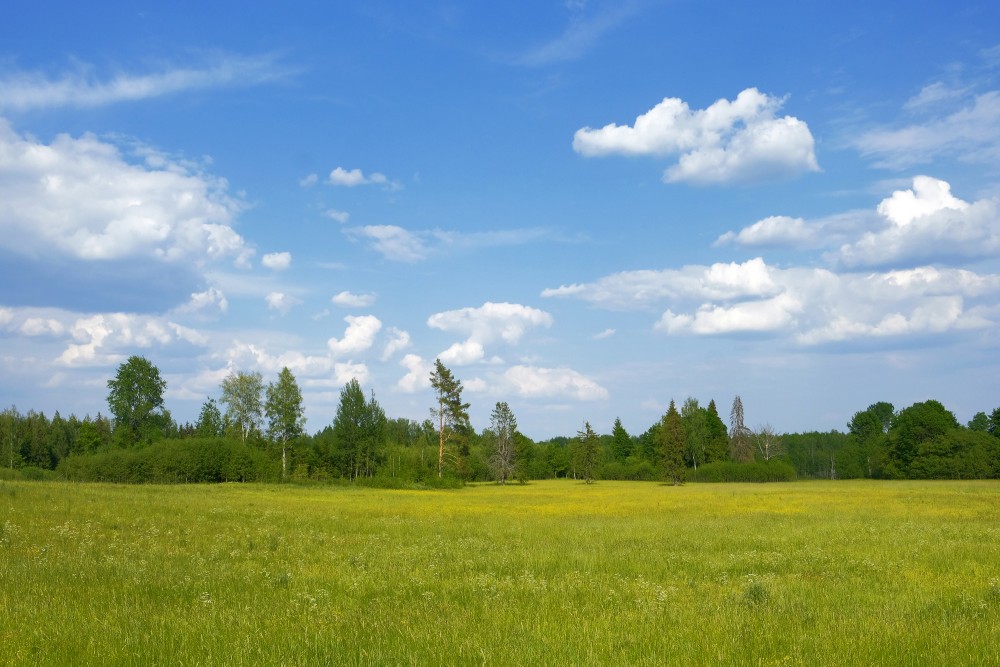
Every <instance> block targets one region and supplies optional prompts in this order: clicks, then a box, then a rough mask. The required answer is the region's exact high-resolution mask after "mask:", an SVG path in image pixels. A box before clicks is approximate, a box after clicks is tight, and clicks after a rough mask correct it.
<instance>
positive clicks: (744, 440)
mask: <svg viewBox="0 0 1000 667" xmlns="http://www.w3.org/2000/svg"><path fill="white" fill-rule="evenodd" d="M729 455H730V456H731V457H732V459H733V460H734V461H737V462H739V463H749V462H750V461H753V443H751V442H750V429H749V428H747V426H746V424H744V423H743V401H742V399H740V397H739V395H738V394H737V396H736V398H734V399H733V408H732V410H730V411H729Z"/></svg>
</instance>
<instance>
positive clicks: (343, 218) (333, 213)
mask: <svg viewBox="0 0 1000 667" xmlns="http://www.w3.org/2000/svg"><path fill="white" fill-rule="evenodd" d="M323 215H325V216H326V217H328V218H330V219H331V220H336V221H337V222H339V223H340V224H342V225H343V224H346V223H347V221H348V220H350V219H351V214H350V213H348V212H347V211H338V210H337V209H335V208H331V209H329V210H327V211H325V212H324V213H323Z"/></svg>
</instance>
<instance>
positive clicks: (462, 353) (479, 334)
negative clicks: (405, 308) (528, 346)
mask: <svg viewBox="0 0 1000 667" xmlns="http://www.w3.org/2000/svg"><path fill="white" fill-rule="evenodd" d="M552 321H553V320H552V316H551V315H549V314H548V313H546V312H545V311H543V310H538V309H537V308H531V307H530V306H523V305H520V304H516V303H492V302H486V303H484V304H483V305H482V306H480V307H478V308H461V309H458V310H449V311H445V312H441V313H436V314H434V315H431V316H430V317H429V318H428V319H427V326H429V327H431V328H432V329H440V330H441V331H448V332H452V333H459V334H464V335H465V336H467V339H466V340H465V341H464V342H459V343H455V344H454V345H452V346H451V347H450V348H448V349H447V350H445V351H444V352H442V353H441V361H443V362H445V363H446V364H447V363H452V364H457V365H465V364H471V363H476V362H478V361H482V360H483V359H484V358H485V356H486V351H485V347H484V346H485V345H487V344H489V343H493V342H495V341H497V340H502V341H503V342H505V343H507V344H514V343H517V342H518V341H519V340H521V337H522V336H524V334H525V332H526V331H527V330H528V329H531V328H535V327H550V326H552Z"/></svg>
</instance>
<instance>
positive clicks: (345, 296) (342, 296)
mask: <svg viewBox="0 0 1000 667" xmlns="http://www.w3.org/2000/svg"><path fill="white" fill-rule="evenodd" d="M330 303H332V304H334V305H335V306H340V307H341V308H367V307H368V306H371V305H372V304H373V303H375V295H374V294H354V293H352V292H348V291H346V290H345V291H343V292H339V293H338V294H335V295H334V296H333V297H332V298H331V299H330Z"/></svg>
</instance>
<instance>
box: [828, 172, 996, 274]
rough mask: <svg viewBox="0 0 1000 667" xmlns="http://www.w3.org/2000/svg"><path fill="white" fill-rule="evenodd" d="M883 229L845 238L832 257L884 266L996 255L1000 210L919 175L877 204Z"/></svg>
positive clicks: (989, 201) (991, 202) (847, 262)
mask: <svg viewBox="0 0 1000 667" xmlns="http://www.w3.org/2000/svg"><path fill="white" fill-rule="evenodd" d="M877 211H878V214H879V216H880V218H881V223H882V224H881V228H880V229H877V230H874V231H869V232H867V233H865V234H864V235H862V237H861V238H860V239H858V240H857V241H854V242H851V243H845V244H844V245H842V246H841V247H840V248H839V249H838V250H837V251H836V252H833V253H830V255H829V256H828V259H830V260H832V261H834V262H836V263H839V264H842V265H844V266H848V267H856V266H885V265H899V264H900V263H902V264H913V263H916V262H926V261H933V262H939V263H954V262H956V261H961V260H966V259H975V258H979V257H992V256H995V255H996V254H997V253H998V252H1000V210H998V205H997V202H996V201H995V200H993V199H982V200H979V201H976V202H974V203H972V204H970V203H968V202H965V201H962V200H960V199H958V198H956V197H954V196H953V195H952V194H951V186H950V185H949V184H948V183H946V182H945V181H941V180H938V179H935V178H931V177H928V176H917V177H916V178H914V179H913V187H912V189H908V190H900V191H896V192H894V193H893V194H892V195H891V196H890V197H888V198H886V199H884V200H883V201H882V202H881V203H880V204H879V205H878V209H877Z"/></svg>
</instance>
